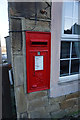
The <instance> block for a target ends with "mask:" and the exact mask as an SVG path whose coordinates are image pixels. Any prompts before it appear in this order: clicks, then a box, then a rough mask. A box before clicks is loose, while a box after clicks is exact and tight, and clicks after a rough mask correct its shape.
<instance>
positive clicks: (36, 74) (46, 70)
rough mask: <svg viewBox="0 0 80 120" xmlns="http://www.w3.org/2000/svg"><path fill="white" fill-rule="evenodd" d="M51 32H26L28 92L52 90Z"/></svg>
mask: <svg viewBox="0 0 80 120" xmlns="http://www.w3.org/2000/svg"><path fill="white" fill-rule="evenodd" d="M50 53H51V33H50V32H31V31H27V32H26V67H27V92H28V93H30V92H35V91H40V90H45V89H49V88H50Z"/></svg>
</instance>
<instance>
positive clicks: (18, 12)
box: [8, 2, 51, 18]
mask: <svg viewBox="0 0 80 120" xmlns="http://www.w3.org/2000/svg"><path fill="white" fill-rule="evenodd" d="M8 4H9V16H20V17H27V18H30V17H34V18H35V14H37V17H39V18H50V6H49V7H48V5H47V3H46V2H31V3H29V2H18V3H17V2H9V3H8ZM49 5H51V3H50V2H49ZM46 7H47V8H46ZM45 8H46V10H45ZM42 9H44V10H45V13H44V14H41V12H40V10H42Z"/></svg>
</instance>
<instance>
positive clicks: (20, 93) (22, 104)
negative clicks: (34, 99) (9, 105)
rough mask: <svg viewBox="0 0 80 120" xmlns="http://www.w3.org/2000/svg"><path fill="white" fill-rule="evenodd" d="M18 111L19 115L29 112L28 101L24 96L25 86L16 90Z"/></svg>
mask: <svg viewBox="0 0 80 120" xmlns="http://www.w3.org/2000/svg"><path fill="white" fill-rule="evenodd" d="M15 98H16V109H17V112H18V113H23V112H26V111H27V100H26V97H25V94H24V90H23V86H19V87H16V88H15Z"/></svg>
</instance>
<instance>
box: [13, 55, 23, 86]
mask: <svg viewBox="0 0 80 120" xmlns="http://www.w3.org/2000/svg"><path fill="white" fill-rule="evenodd" d="M23 71H24V69H23V56H20V55H19V56H15V57H14V79H15V80H14V83H15V86H19V85H23V82H24V76H23Z"/></svg>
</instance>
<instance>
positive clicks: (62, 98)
mask: <svg viewBox="0 0 80 120" xmlns="http://www.w3.org/2000/svg"><path fill="white" fill-rule="evenodd" d="M64 100H65V96H60V97H57V98H49V104H55V103H57V102H58V103H61V102H62V101H64Z"/></svg>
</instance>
